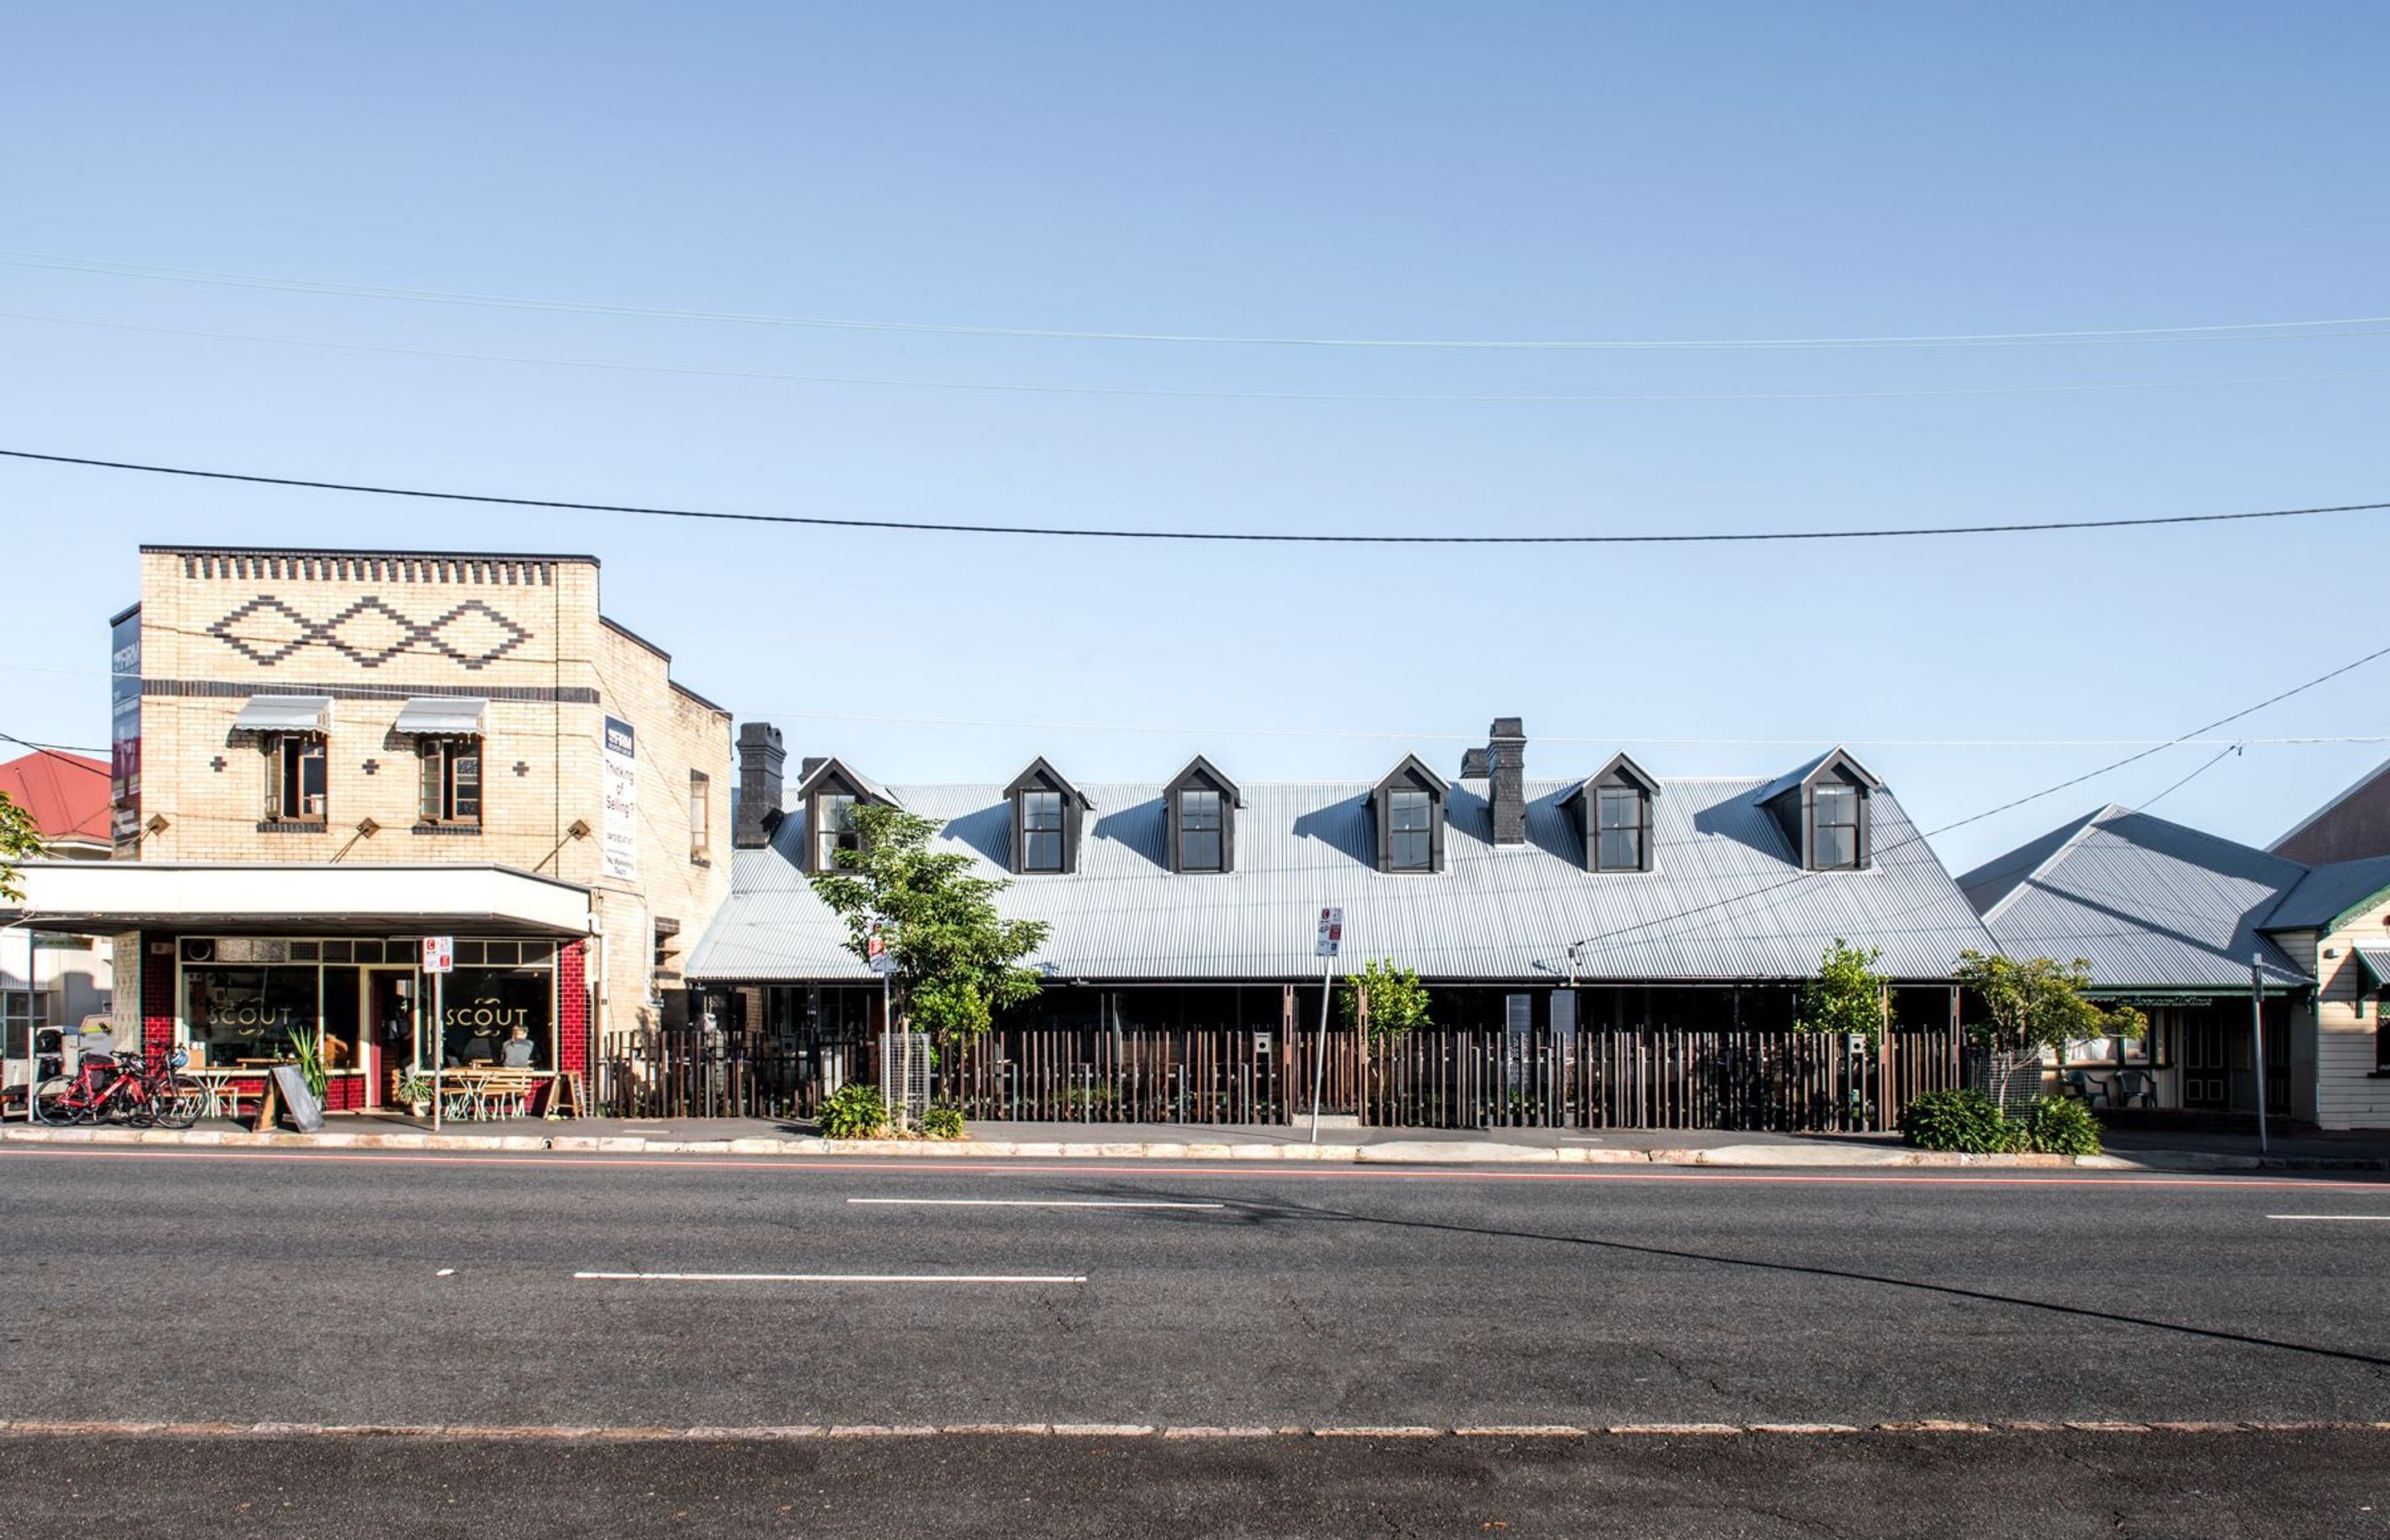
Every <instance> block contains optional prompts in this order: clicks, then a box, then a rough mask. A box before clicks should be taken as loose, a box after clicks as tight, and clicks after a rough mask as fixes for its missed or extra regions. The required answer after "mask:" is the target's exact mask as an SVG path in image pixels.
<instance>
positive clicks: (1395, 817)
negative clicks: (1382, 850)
mask: <svg viewBox="0 0 2390 1540" xmlns="http://www.w3.org/2000/svg"><path fill="white" fill-rule="evenodd" d="M1386 840H1387V845H1386V869H1387V870H1388V871H1390V872H1432V871H1433V870H1435V793H1434V792H1433V791H1431V790H1429V789H1427V788H1426V787H1423V786H1396V787H1391V788H1389V789H1387V791H1386Z"/></svg>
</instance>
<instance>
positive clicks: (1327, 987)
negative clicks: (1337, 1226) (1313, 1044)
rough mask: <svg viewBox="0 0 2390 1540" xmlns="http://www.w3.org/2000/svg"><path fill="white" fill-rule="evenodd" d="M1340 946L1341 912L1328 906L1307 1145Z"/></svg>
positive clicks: (1315, 1125)
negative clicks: (1329, 999)
mask: <svg viewBox="0 0 2390 1540" xmlns="http://www.w3.org/2000/svg"><path fill="white" fill-rule="evenodd" d="M1343 944H1344V911H1343V907H1341V906H1330V907H1328V908H1324V909H1322V910H1320V911H1319V940H1318V941H1317V943H1314V945H1313V948H1312V950H1313V951H1315V952H1317V954H1318V955H1319V1043H1318V1046H1317V1048H1316V1049H1315V1050H1314V1052H1313V1054H1312V1060H1311V1142H1312V1143H1313V1144H1317V1143H1318V1142H1319V1090H1320V1085H1321V1084H1322V1083H1323V1082H1325V1081H1326V1080H1327V1079H1328V997H1329V996H1330V995H1332V994H1334V993H1335V973H1336V954H1337V952H1338V951H1339V950H1340V949H1341V948H1342V947H1343Z"/></svg>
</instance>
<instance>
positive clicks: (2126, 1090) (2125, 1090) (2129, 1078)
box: [2114, 1070, 2158, 1107]
mask: <svg viewBox="0 0 2390 1540" xmlns="http://www.w3.org/2000/svg"><path fill="white" fill-rule="evenodd" d="M2114 1099H2115V1104H2116V1105H2117V1106H2119V1107H2130V1106H2132V1105H2133V1103H2135V1102H2136V1101H2138V1102H2139V1103H2140V1104H2141V1105H2142V1106H2144V1107H2155V1106H2156V1105H2157V1104H2158V1080H2157V1076H2155V1075H2153V1074H2151V1073H2150V1072H2148V1071H2146V1070H2125V1071H2122V1072H2119V1073H2118V1074H2117V1076H2116V1084H2115V1092H2114Z"/></svg>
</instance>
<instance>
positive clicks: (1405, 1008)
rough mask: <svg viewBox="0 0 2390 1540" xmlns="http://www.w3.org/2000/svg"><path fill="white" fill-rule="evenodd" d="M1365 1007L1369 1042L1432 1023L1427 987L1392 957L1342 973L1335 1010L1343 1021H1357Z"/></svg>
mask: <svg viewBox="0 0 2390 1540" xmlns="http://www.w3.org/2000/svg"><path fill="white" fill-rule="evenodd" d="M1364 1007H1367V1010H1366V1014H1367V1016H1368V1022H1369V1037H1370V1040H1371V1041H1372V1042H1375V1041H1377V1040H1379V1039H1381V1038H1389V1037H1400V1036H1401V1035H1402V1034H1403V1033H1407V1032H1408V1031H1410V1030H1411V1029H1412V1028H1413V1027H1433V1026H1434V1025H1435V1023H1434V1022H1433V1020H1429V1018H1428V1000H1427V986H1426V985H1425V984H1423V983H1421V982H1420V976H1419V975H1418V974H1417V973H1415V972H1413V971H1412V970H1411V969H1407V968H1397V967H1395V966H1394V959H1393V958H1392V957H1385V958H1381V959H1380V960H1378V961H1375V962H1366V963H1363V964H1362V965H1361V971H1360V972H1358V973H1348V974H1346V975H1345V976H1344V980H1343V989H1342V992H1341V993H1340V995H1338V998H1337V1012H1338V1014H1339V1015H1341V1016H1343V1018H1344V1024H1345V1025H1346V1026H1348V1027H1349V1026H1352V1025H1355V1024H1356V1023H1357V1022H1359V1021H1360V1020H1362V1018H1363V1015H1364Z"/></svg>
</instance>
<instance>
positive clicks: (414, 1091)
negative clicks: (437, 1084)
mask: <svg viewBox="0 0 2390 1540" xmlns="http://www.w3.org/2000/svg"><path fill="white" fill-rule="evenodd" d="M393 1093H394V1094H393V1096H392V1100H395V1101H400V1102H404V1103H405V1105H406V1110H408V1111H409V1112H412V1113H414V1114H415V1115H416V1116H417V1117H418V1118H422V1117H429V1116H430V1113H431V1077H430V1075H427V1074H425V1073H424V1072H422V1071H420V1070H405V1071H402V1072H400V1073H399V1076H398V1084H397V1085H396V1086H394V1087H393Z"/></svg>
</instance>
